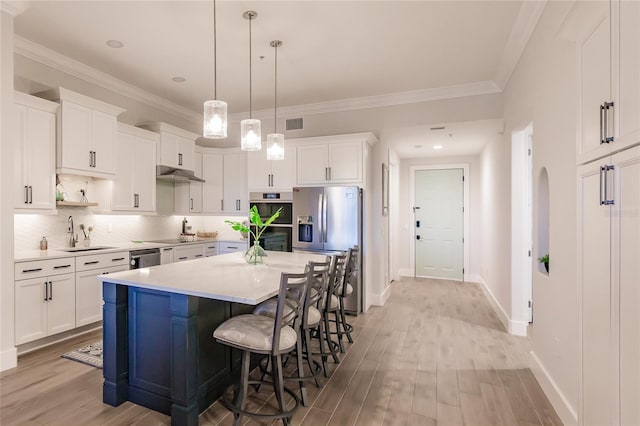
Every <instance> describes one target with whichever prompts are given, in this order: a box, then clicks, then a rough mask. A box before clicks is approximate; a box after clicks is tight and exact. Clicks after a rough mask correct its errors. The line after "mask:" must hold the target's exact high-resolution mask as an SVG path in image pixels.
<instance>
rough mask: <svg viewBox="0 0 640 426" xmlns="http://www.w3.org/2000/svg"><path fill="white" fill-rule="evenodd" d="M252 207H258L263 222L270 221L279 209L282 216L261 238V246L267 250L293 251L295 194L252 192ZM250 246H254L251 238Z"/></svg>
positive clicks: (250, 198)
mask: <svg viewBox="0 0 640 426" xmlns="http://www.w3.org/2000/svg"><path fill="white" fill-rule="evenodd" d="M249 203H250V207H253V206H256V207H257V209H258V213H259V214H260V217H261V218H262V220H267V219H269V218H270V217H271V216H272V215H273V214H274V213H275V212H276V211H278V209H280V208H282V212H280V216H278V218H277V219H276V220H275V221H274V222H273V223H272V224H271V225H270V226H269V227H268V228H267V229H266V230H265V231H264V232H263V233H262V235H261V236H260V246H262V248H264V249H265V250H273V251H292V241H293V193H292V192H251V193H250V194H249ZM249 244H253V237H251V236H250V239H249Z"/></svg>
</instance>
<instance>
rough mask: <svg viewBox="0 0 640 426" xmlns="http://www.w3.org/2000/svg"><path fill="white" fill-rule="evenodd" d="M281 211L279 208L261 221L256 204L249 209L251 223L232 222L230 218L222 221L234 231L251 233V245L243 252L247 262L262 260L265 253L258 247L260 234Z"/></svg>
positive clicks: (256, 262) (254, 262)
mask: <svg viewBox="0 0 640 426" xmlns="http://www.w3.org/2000/svg"><path fill="white" fill-rule="evenodd" d="M281 211H282V208H279V209H278V211H277V212H275V213H274V214H273V215H272V216H271V217H270V218H269V219H267V220H266V221H264V222H263V221H262V218H261V217H260V214H259V213H258V208H257V207H256V206H253V207H251V209H249V222H250V223H251V224H250V225H249V226H247V225H246V224H244V223H243V222H233V221H231V220H225V221H224V222H225V223H226V224H229V225H231V227H232V228H233V230H234V231H240V232H242V233H245V232H246V233H249V234H251V236H252V237H253V245H251V247H249V248H248V249H247V251H246V252H245V254H244V258H245V260H246V261H247V263H250V264H253V265H256V264H258V263H262V262H263V260H262V258H263V257H264V256H266V255H267V254H266V253H265V251H264V249H263V248H262V247H260V236H261V235H262V233H263V232H264V231H265V230H266V229H267V227H268V226H269V225H271V224H272V223H273V221H274V220H276V219H277V218H278V216H280V212H281ZM252 228H253V229H252ZM254 230H255V231H254Z"/></svg>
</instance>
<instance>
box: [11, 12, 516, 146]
mask: <svg viewBox="0 0 640 426" xmlns="http://www.w3.org/2000/svg"><path fill="white" fill-rule="evenodd" d="M525 3H527V2H520V1H495V2H494V1H479V0H475V1H314V0H299V1H292V0H290V1H267V0H262V1H240V0H237V1H234V0H218V2H217V17H218V18H217V21H218V28H217V47H218V52H217V62H218V64H217V65H218V77H217V81H218V99H223V100H225V101H227V103H228V104H229V112H230V113H231V114H233V113H242V112H246V111H248V110H249V90H248V86H249V60H248V55H249V52H248V49H249V46H248V43H249V34H248V33H249V26H248V21H247V20H245V19H244V18H243V17H242V13H243V12H244V11H246V10H255V11H257V13H258V17H257V19H256V20H254V21H253V24H252V26H253V28H252V31H253V36H252V37H253V43H252V46H253V55H252V57H253V110H254V111H256V110H261V109H268V108H272V107H273V101H274V95H273V92H274V51H273V48H271V47H270V46H269V42H270V41H271V40H274V39H279V40H282V41H283V43H284V45H283V47H281V48H280V49H279V50H278V81H279V85H278V106H279V107H293V106H299V105H307V104H313V103H319V102H330V101H338V100H345V99H352V98H361V97H368V96H379V95H388V94H395V93H400V92H411V91H419V90H429V89H437V88H442V87H448V86H457V85H466V84H474V83H478V82H488V81H489V82H490V81H493V80H496V76H497V75H499V74H500V73H501V72H502V71H501V69H500V68H501V67H504V58H505V52H506V51H507V50H508V49H509V47H510V41H511V39H512V38H513V34H512V31H514V29H515V28H517V27H518V19H522V18H521V15H522V14H523V11H522V10H521V9H524V8H525V7H526V5H525ZM212 6H213V2H212V1H40V2H38V1H32V2H30V4H29V7H28V8H27V9H26V10H25V11H24V12H23V13H22V14H20V15H18V16H16V18H15V32H16V34H17V35H18V36H19V37H22V38H24V39H27V40H30V41H32V42H35V43H37V44H39V45H42V46H44V47H46V48H48V49H51V50H53V51H56V52H59V53H61V54H63V55H65V56H67V57H69V58H72V59H74V60H76V61H79V62H81V63H83V64H85V65H88V66H90V67H93V68H95V69H98V70H100V71H102V72H104V73H107V74H109V75H110V76H112V77H115V78H116V79H119V80H122V81H124V82H126V83H129V84H131V85H134V86H136V87H138V88H140V89H143V90H144V91H146V92H149V93H151V94H152V95H155V96H159V97H161V98H164V99H166V100H168V101H170V102H172V103H173V104H175V105H177V106H180V107H183V108H186V109H187V110H190V111H193V113H194V114H200V113H201V111H202V103H203V102H204V101H205V100H207V99H211V98H212V97H213V7H212ZM514 27H515V28H514ZM107 40H119V41H121V42H122V43H124V47H122V48H119V49H114V48H111V47H108V46H107V44H106V41H107ZM514 65H515V64H514ZM173 77H184V78H185V79H186V81H185V82H182V83H176V82H174V81H172V78H173ZM498 86H500V84H498ZM405 131H406V132H409V129H405ZM418 134H420V132H418V133H416V134H413V136H411V137H409V138H410V139H411V138H413V137H414V136H416V135H418ZM412 140H413V139H412ZM429 143H430V142H426V141H423V145H427V144H429Z"/></svg>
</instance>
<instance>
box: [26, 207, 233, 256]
mask: <svg viewBox="0 0 640 426" xmlns="http://www.w3.org/2000/svg"><path fill="white" fill-rule="evenodd" d="M57 213H58V214H55V215H41V214H15V215H14V250H15V251H16V252H20V251H26V250H33V249H38V248H39V245H40V240H41V239H42V237H43V236H46V237H47V240H48V241H49V247H50V248H52V249H53V248H62V247H68V246H69V234H68V233H67V220H68V218H69V216H72V217H73V223H74V225H75V233H76V234H78V238H79V239H80V240H82V239H83V238H84V235H83V234H82V230H81V229H80V226H79V225H80V224H81V223H82V224H84V225H85V227H89V226H93V227H94V230H93V232H92V233H91V245H108V244H113V243H121V242H126V241H132V240H157V239H164V238H177V237H178V236H179V234H180V231H181V227H182V219H183V218H184V216H183V215H171V216H161V215H158V216H142V215H106V214H96V213H93V212H92V211H91V210H90V209H87V208H58V209H57ZM225 219H230V220H234V221H239V220H242V217H239V216H233V217H227V216H187V220H188V221H189V225H191V226H192V231H193V232H196V231H218V237H217V238H218V239H219V240H224V239H231V240H236V239H238V238H239V237H240V233H239V232H237V231H234V230H233V229H231V227H230V226H229V225H227V224H225V223H224V221H225Z"/></svg>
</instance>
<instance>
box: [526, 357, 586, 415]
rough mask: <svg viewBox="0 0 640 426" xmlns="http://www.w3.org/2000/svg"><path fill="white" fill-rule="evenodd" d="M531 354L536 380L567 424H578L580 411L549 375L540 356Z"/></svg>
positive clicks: (532, 369) (532, 368)
mask: <svg viewBox="0 0 640 426" xmlns="http://www.w3.org/2000/svg"><path fill="white" fill-rule="evenodd" d="M530 356H531V363H530V364H531V371H532V372H533V375H534V376H535V378H536V380H537V381H538V383H539V384H540V387H541V388H542V390H543V391H544V393H545V395H547V398H549V401H551V405H553V408H554V409H555V410H556V413H558V416H560V420H562V423H563V424H564V425H565V426H572V425H577V424H578V413H577V411H576V409H575V408H574V407H572V406H571V404H570V403H569V400H568V399H567V397H566V396H565V395H564V394H563V393H562V391H561V390H560V389H559V388H558V385H556V382H555V381H554V380H553V378H552V377H551V376H550V375H549V372H548V371H547V369H546V368H544V365H542V362H541V361H540V358H538V356H537V355H536V354H535V352H533V351H531V352H530Z"/></svg>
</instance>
